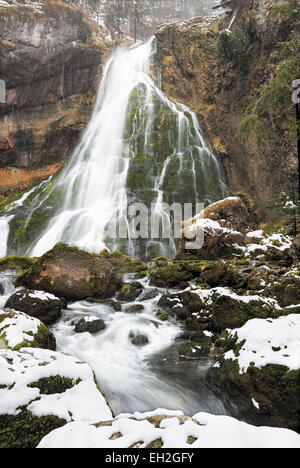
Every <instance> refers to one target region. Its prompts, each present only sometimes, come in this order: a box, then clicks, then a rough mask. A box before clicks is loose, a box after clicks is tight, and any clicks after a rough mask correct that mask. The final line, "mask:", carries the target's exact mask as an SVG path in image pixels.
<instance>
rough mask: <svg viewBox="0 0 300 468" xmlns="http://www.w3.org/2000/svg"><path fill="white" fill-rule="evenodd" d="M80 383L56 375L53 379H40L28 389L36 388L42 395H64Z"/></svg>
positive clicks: (78, 380)
mask: <svg viewBox="0 0 300 468" xmlns="http://www.w3.org/2000/svg"><path fill="white" fill-rule="evenodd" d="M80 382H81V380H80V379H77V380H76V381H74V380H73V379H69V378H66V377H61V376H60V375H56V376H55V377H49V378H43V379H40V380H39V381H38V382H33V383H31V384H30V385H28V387H30V388H38V389H39V390H40V393H41V394H42V395H55V394H57V393H64V392H66V391H67V390H70V389H71V388H73V387H74V386H75V385H78V384H79V383H80Z"/></svg>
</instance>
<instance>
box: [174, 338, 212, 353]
mask: <svg viewBox="0 0 300 468" xmlns="http://www.w3.org/2000/svg"><path fill="white" fill-rule="evenodd" d="M210 348H211V339H210V338H208V337H205V336H203V338H202V339H199V338H198V339H197V340H194V341H190V340H187V341H185V342H184V343H182V344H181V345H180V346H179V347H178V354H179V356H180V357H181V358H185V359H199V358H202V357H207V356H209V353H210Z"/></svg>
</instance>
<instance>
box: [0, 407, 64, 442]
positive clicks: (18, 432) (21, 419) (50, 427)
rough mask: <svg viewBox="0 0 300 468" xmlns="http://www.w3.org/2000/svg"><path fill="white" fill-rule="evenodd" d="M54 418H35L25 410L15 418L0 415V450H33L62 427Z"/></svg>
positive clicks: (61, 421)
mask: <svg viewBox="0 0 300 468" xmlns="http://www.w3.org/2000/svg"><path fill="white" fill-rule="evenodd" d="M66 423H67V421H65V420H64V419H59V418H58V417H56V416H52V415H49V416H43V417H37V416H34V415H33V414H32V413H30V412H29V411H26V410H22V411H21V412H20V413H19V414H18V415H17V416H13V415H8V414H2V415H0V448H35V447H36V446H37V445H38V444H39V443H40V441H41V440H42V439H43V438H44V437H45V436H46V435H47V434H49V433H50V432H52V431H54V430H55V429H58V428H60V427H62V426H64V425H65V424H66Z"/></svg>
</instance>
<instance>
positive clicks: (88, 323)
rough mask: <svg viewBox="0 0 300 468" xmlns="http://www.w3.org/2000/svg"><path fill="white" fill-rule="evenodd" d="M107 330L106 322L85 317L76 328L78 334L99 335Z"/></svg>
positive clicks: (96, 318)
mask: <svg viewBox="0 0 300 468" xmlns="http://www.w3.org/2000/svg"><path fill="white" fill-rule="evenodd" d="M105 329H106V325H105V323H104V321H103V320H102V319H100V318H98V317H84V318H82V319H81V320H80V321H79V322H78V323H77V324H76V326H75V332H76V333H86V332H89V333H91V334H94V333H99V332H100V331H103V330H105Z"/></svg>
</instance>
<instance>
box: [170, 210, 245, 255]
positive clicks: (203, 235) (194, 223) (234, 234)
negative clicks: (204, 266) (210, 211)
mask: <svg viewBox="0 0 300 468" xmlns="http://www.w3.org/2000/svg"><path fill="white" fill-rule="evenodd" d="M197 239H198V240H197ZM246 243H247V239H246V237H245V236H244V235H243V234H242V233H241V232H239V231H234V230H232V229H228V228H225V227H222V226H221V225H220V224H219V223H218V222H217V221H212V220H210V219H208V218H203V217H201V215H199V216H196V217H195V218H193V219H192V220H189V221H186V222H185V223H184V227H183V230H182V239H181V241H180V244H179V249H178V253H177V258H178V259H183V258H184V259H188V258H190V257H192V258H195V257H196V258H200V259H206V260H218V259H221V258H232V257H233V256H235V255H238V256H240V254H241V252H240V251H241V247H244V246H245V245H246Z"/></svg>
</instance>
